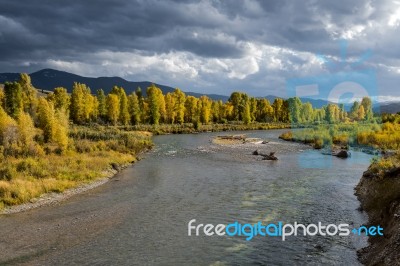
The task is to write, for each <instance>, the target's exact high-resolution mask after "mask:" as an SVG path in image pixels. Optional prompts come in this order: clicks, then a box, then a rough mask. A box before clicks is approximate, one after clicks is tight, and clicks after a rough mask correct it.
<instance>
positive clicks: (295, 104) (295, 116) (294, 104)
mask: <svg viewBox="0 0 400 266" xmlns="http://www.w3.org/2000/svg"><path fill="white" fill-rule="evenodd" d="M287 101H288V104H289V117H290V121H291V122H292V123H301V122H302V121H301V116H300V112H301V107H302V102H301V100H300V98H299V97H294V98H289V99H288V100H287Z"/></svg>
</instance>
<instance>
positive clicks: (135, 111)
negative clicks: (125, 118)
mask: <svg viewBox="0 0 400 266" xmlns="http://www.w3.org/2000/svg"><path fill="white" fill-rule="evenodd" d="M128 111H129V113H130V115H131V123H132V124H133V125H137V124H139V123H140V118H141V111H140V104H139V99H138V96H137V94H136V93H131V94H130V95H129V96H128Z"/></svg>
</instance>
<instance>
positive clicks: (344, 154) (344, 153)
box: [335, 150, 351, 158]
mask: <svg viewBox="0 0 400 266" xmlns="http://www.w3.org/2000/svg"><path fill="white" fill-rule="evenodd" d="M335 156H336V157H339V158H348V157H351V153H350V152H349V151H345V150H341V151H339V152H338V153H336V154H335Z"/></svg>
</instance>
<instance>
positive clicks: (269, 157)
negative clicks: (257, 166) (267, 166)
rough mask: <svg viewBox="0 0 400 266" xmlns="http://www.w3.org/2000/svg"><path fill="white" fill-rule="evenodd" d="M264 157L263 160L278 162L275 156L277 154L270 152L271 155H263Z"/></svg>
mask: <svg viewBox="0 0 400 266" xmlns="http://www.w3.org/2000/svg"><path fill="white" fill-rule="evenodd" d="M261 155H262V156H263V160H269V161H276V160H278V157H276V156H275V152H270V153H269V155H267V154H261Z"/></svg>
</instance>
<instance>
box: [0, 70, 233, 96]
mask: <svg viewBox="0 0 400 266" xmlns="http://www.w3.org/2000/svg"><path fill="white" fill-rule="evenodd" d="M30 76H31V80H32V84H33V86H34V87H36V88H37V89H43V90H49V91H52V90H54V88H56V87H64V88H66V89H67V90H68V92H72V86H73V84H74V82H79V83H84V84H86V85H87V86H89V87H90V89H91V90H92V93H96V90H97V89H103V90H104V92H106V93H108V92H110V91H111V89H112V87H114V86H119V87H123V88H124V89H125V91H126V93H127V94H130V93H131V92H132V91H135V90H136V89H137V88H138V87H140V88H142V91H143V94H144V95H146V89H147V87H149V86H150V85H151V84H152V83H153V82H149V81H138V82H135V81H128V80H125V79H123V78H120V77H99V78H89V77H83V76H79V75H75V74H71V73H68V72H65V71H59V70H54V69H42V70H39V71H37V72H34V73H31V74H30ZM18 79H19V73H0V83H4V82H6V81H17V80H18ZM154 84H155V85H156V86H157V87H159V88H160V89H161V90H162V91H163V93H164V94H166V93H168V92H173V91H174V90H175V88H172V87H169V86H166V85H161V84H157V83H154ZM185 93H186V94H187V95H192V96H195V97H200V96H201V95H203V94H200V93H195V92H185ZM206 95H207V96H208V97H210V98H211V99H213V100H223V101H227V100H228V98H229V97H228V96H225V95H218V94H206Z"/></svg>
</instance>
